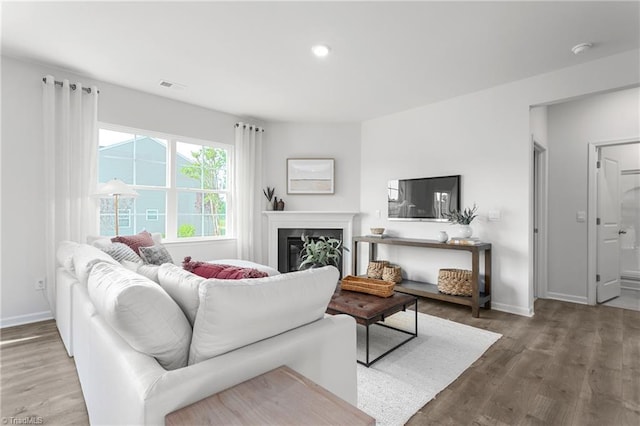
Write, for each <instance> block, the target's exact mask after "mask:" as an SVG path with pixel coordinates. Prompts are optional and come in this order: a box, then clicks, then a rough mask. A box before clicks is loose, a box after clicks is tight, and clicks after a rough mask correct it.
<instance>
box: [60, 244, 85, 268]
mask: <svg viewBox="0 0 640 426" xmlns="http://www.w3.org/2000/svg"><path fill="white" fill-rule="evenodd" d="M79 245H80V244H78V243H76V242H75V241H61V242H60V244H58V250H56V259H58V264H59V265H60V266H62V267H63V268H64V269H66V270H67V271H69V272H73V271H74V267H73V253H74V252H75V251H76V248H77V247H78V246H79Z"/></svg>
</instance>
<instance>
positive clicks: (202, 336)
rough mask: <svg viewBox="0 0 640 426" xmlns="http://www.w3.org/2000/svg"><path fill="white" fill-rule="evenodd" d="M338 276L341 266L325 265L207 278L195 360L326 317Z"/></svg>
mask: <svg viewBox="0 0 640 426" xmlns="http://www.w3.org/2000/svg"><path fill="white" fill-rule="evenodd" d="M338 276H339V274H338V270H337V269H336V268H334V267H333V266H325V267H323V268H318V269H309V270H307V271H300V272H291V273H288V274H282V275H276V276H273V277H265V278H256V279H243V280H217V279H208V280H205V281H203V282H202V283H201V284H200V306H199V307H198V313H197V314H196V321H195V324H194V327H193V336H192V339H191V349H190V351H189V364H195V363H197V362H200V361H203V360H205V359H208V358H213V357H215V356H217V355H220V354H223V353H226V352H229V351H232V350H234V349H237V348H239V347H242V346H246V345H248V344H251V343H254V342H257V341H259V340H263V339H266V338H269V337H272V336H275V335H276V334H280V333H283V332H285V331H287V330H291V329H293V328H296V327H299V326H301V325H304V324H308V323H310V322H313V321H316V320H318V319H320V318H322V317H323V316H324V313H325V311H326V309H327V305H328V304H329V300H330V299H331V295H332V294H333V292H334V291H335V289H336V285H337V283H338Z"/></svg>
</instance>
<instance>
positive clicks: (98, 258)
mask: <svg viewBox="0 0 640 426" xmlns="http://www.w3.org/2000/svg"><path fill="white" fill-rule="evenodd" d="M100 262H106V263H110V264H112V265H118V262H116V260H115V259H114V258H113V257H111V256H109V255H108V254H107V253H105V252H103V251H102V250H100V249H98V248H96V247H93V246H90V245H88V244H78V246H77V247H76V249H75V250H74V251H73V269H74V271H75V274H76V277H78V281H80V283H82V284H84V285H87V280H88V279H89V273H90V272H91V269H92V268H93V267H94V266H95V265H96V264H97V263H100Z"/></svg>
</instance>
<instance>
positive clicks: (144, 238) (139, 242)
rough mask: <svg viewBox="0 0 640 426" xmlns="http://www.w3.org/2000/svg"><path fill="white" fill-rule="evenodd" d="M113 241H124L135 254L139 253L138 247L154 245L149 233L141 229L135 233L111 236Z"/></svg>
mask: <svg viewBox="0 0 640 426" xmlns="http://www.w3.org/2000/svg"><path fill="white" fill-rule="evenodd" d="M111 242H113V243H124V244H126V245H128V246H129V247H131V249H132V250H133V251H135V252H136V254H138V255H139V254H140V247H151V246H152V245H154V241H153V238H152V237H151V234H150V233H149V232H147V231H142V232H140V233H138V234H136V235H119V236H117V237H113V238H111Z"/></svg>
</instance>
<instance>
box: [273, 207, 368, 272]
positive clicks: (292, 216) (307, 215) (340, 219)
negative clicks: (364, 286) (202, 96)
mask: <svg viewBox="0 0 640 426" xmlns="http://www.w3.org/2000/svg"><path fill="white" fill-rule="evenodd" d="M262 214H264V215H266V216H267V221H268V225H267V247H268V253H269V266H271V267H272V268H275V269H278V229H283V228H284V229H295V228H302V229H305V228H306V229H312V228H313V229H319V228H326V229H342V240H343V241H345V243H346V245H347V247H348V246H349V245H350V244H351V238H352V237H353V219H354V218H355V216H356V215H357V214H358V212H320V211H264V212H262ZM342 268H343V271H342V273H343V275H348V274H350V273H351V252H349V251H345V252H344V254H343V257H342Z"/></svg>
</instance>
